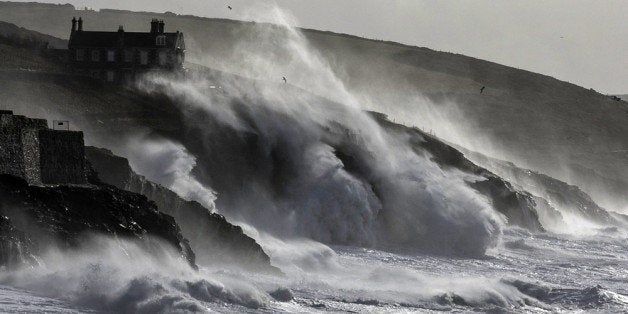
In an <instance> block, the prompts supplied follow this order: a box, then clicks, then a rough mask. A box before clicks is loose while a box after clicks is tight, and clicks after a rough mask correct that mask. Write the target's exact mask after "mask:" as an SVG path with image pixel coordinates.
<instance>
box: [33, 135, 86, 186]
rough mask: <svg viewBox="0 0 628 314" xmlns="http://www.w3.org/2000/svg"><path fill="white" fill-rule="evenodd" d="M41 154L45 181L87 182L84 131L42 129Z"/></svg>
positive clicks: (40, 137) (43, 180)
mask: <svg viewBox="0 0 628 314" xmlns="http://www.w3.org/2000/svg"><path fill="white" fill-rule="evenodd" d="M39 154H40V169H41V181H42V182H43V183H49V184H52V183H59V184H67V183H74V184H84V183H87V177H86V172H85V147H84V142H83V132H76V131H59V130H49V129H48V130H40V131H39Z"/></svg>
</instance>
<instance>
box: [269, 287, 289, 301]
mask: <svg viewBox="0 0 628 314" xmlns="http://www.w3.org/2000/svg"><path fill="white" fill-rule="evenodd" d="M269 294H270V296H271V297H273V299H275V300H277V301H279V302H290V301H292V299H294V296H293V295H292V292H291V291H290V289H286V288H278V289H277V290H275V291H273V292H270V293H269Z"/></svg>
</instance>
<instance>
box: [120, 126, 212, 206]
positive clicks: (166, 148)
mask: <svg viewBox="0 0 628 314" xmlns="http://www.w3.org/2000/svg"><path fill="white" fill-rule="evenodd" d="M125 151H126V155H127V157H128V159H129V163H130V164H131V167H132V168H133V169H134V170H135V171H136V172H137V173H141V174H142V175H144V176H145V177H146V178H148V179H149V180H151V181H153V182H156V183H159V184H161V185H163V186H165V187H167V188H169V189H170V190H172V191H173V192H175V193H177V195H179V196H180V197H182V198H184V199H186V200H193V201H197V202H199V203H200V204H201V205H203V206H204V207H205V208H207V209H208V210H214V207H215V206H214V200H215V199H216V194H215V192H214V191H213V190H211V189H210V188H208V187H206V186H205V185H203V184H202V183H200V182H199V181H198V180H196V178H195V177H194V175H193V174H192V170H193V169H194V167H195V166H196V158H195V157H194V156H192V155H190V154H189V153H188V152H187V150H186V149H185V147H183V146H182V145H181V144H177V143H174V142H172V141H169V140H166V139H155V138H147V137H135V138H131V139H129V140H128V142H127V145H126V148H125Z"/></svg>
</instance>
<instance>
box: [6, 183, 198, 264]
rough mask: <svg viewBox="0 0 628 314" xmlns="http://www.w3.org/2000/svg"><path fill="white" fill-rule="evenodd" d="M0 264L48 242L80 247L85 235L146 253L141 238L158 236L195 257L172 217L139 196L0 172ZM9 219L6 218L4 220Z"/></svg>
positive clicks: (14, 261) (147, 244) (191, 260)
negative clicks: (123, 241) (121, 241)
mask: <svg viewBox="0 0 628 314" xmlns="http://www.w3.org/2000/svg"><path fill="white" fill-rule="evenodd" d="M0 216H2V217H3V218H2V219H3V220H2V221H0V237H1V238H3V240H7V241H3V246H4V247H3V249H4V250H2V253H0V254H1V255H0V262H3V263H4V265H8V266H15V265H19V264H20V263H23V262H28V259H29V258H30V256H31V254H35V255H36V254H38V253H40V252H43V250H45V249H47V248H48V247H49V246H50V245H57V246H59V247H61V248H75V247H80V246H81V244H82V243H83V240H84V239H85V238H86V235H88V234H104V235H111V236H115V237H123V238H130V239H135V240H138V242H139V243H140V244H142V245H143V246H145V247H146V248H147V249H148V250H149V251H150V246H151V242H150V241H147V240H148V238H147V236H154V237H158V238H161V239H163V240H164V241H166V242H167V243H169V244H171V245H172V246H173V247H174V248H175V249H176V250H177V251H179V252H180V254H181V258H183V259H185V260H187V262H188V263H189V264H190V265H192V266H194V267H195V266H196V265H195V256H194V253H193V252H192V249H191V248H190V246H189V244H188V241H187V240H186V239H185V238H184V237H183V235H182V234H181V231H180V229H179V226H178V225H177V223H176V222H175V220H174V218H172V216H169V215H166V214H163V213H161V212H159V211H158V209H157V206H156V205H155V204H154V203H153V202H151V201H149V200H148V199H147V198H146V197H145V196H143V195H139V194H136V193H131V192H128V191H123V190H121V189H118V188H116V187H114V186H109V185H94V186H46V187H38V186H29V185H28V184H27V183H26V181H24V180H22V179H20V178H17V177H13V176H9V175H0ZM9 219H10V221H9Z"/></svg>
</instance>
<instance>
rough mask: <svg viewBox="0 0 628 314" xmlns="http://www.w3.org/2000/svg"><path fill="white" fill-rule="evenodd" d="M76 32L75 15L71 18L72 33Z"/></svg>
mask: <svg viewBox="0 0 628 314" xmlns="http://www.w3.org/2000/svg"><path fill="white" fill-rule="evenodd" d="M74 32H76V17H73V18H72V33H74Z"/></svg>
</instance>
